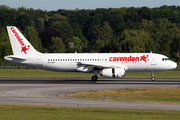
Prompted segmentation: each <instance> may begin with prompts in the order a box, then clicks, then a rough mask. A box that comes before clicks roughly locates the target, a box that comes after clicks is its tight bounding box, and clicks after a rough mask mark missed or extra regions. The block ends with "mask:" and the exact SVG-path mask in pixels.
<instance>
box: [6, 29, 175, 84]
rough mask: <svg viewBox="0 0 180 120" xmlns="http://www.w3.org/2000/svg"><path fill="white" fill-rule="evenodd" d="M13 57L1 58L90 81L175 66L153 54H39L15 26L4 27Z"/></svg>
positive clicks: (153, 78)
mask: <svg viewBox="0 0 180 120" xmlns="http://www.w3.org/2000/svg"><path fill="white" fill-rule="evenodd" d="M7 31H8V35H9V38H10V42H11V46H12V50H13V55H8V56H5V57H4V59H5V60H7V61H11V62H14V63H18V64H22V65H26V66H30V67H34V68H37V69H45V70H50V71H58V72H85V73H94V75H93V76H92V78H91V79H92V80H93V81H96V80H97V79H98V76H97V74H99V73H100V75H101V76H103V77H109V78H122V77H124V76H125V73H126V72H151V76H152V77H151V80H152V81H155V77H154V72H157V71H167V70H172V69H174V68H176V67H177V64H176V63H175V62H173V61H171V60H170V59H169V58H168V57H167V56H165V55H162V54H156V53H152V52H150V53H76V52H75V53H40V52H38V51H37V50H36V49H35V48H34V47H33V46H32V45H31V44H30V43H29V42H28V40H27V39H26V38H25V37H24V36H23V34H22V33H21V32H20V31H19V30H18V29H17V28H16V27H15V26H7Z"/></svg>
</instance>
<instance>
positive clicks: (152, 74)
mask: <svg viewBox="0 0 180 120" xmlns="http://www.w3.org/2000/svg"><path fill="white" fill-rule="evenodd" d="M151 77H152V78H151V80H152V81H155V77H154V71H152V72H151Z"/></svg>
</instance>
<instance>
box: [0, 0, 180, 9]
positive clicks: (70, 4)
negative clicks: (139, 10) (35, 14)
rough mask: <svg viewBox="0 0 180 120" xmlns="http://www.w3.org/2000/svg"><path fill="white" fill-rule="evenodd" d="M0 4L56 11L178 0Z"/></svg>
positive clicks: (175, 0) (177, 0)
mask: <svg viewBox="0 0 180 120" xmlns="http://www.w3.org/2000/svg"><path fill="white" fill-rule="evenodd" d="M0 5H6V6H9V7H11V8H16V9H17V8H18V7H22V6H23V7H25V8H33V9H41V10H47V11H52V10H53V11H56V10H58V9H67V10H74V9H76V8H79V9H96V8H120V7H143V6H147V7H149V8H154V7H160V6H163V5H168V6H170V5H175V6H180V0H0Z"/></svg>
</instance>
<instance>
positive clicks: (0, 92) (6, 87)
mask: <svg viewBox="0 0 180 120" xmlns="http://www.w3.org/2000/svg"><path fill="white" fill-rule="evenodd" d="M7 89H8V87H6V88H5V89H4V90H1V91H0V93H2V92H4V91H5V90H7Z"/></svg>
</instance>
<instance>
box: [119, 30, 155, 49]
mask: <svg viewBox="0 0 180 120" xmlns="http://www.w3.org/2000/svg"><path fill="white" fill-rule="evenodd" d="M120 40H121V47H122V52H149V51H153V44H154V41H153V39H152V38H151V37H150V34H149V33H148V32H145V31H143V30H125V31H124V32H123V33H122V35H121V36H120Z"/></svg>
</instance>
